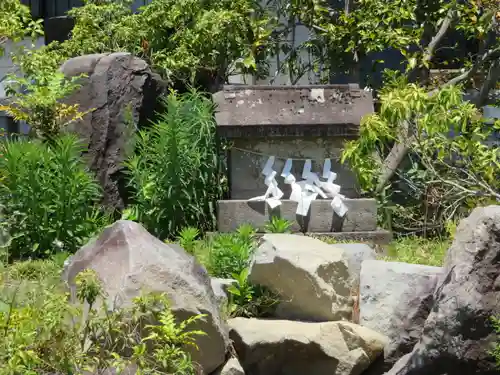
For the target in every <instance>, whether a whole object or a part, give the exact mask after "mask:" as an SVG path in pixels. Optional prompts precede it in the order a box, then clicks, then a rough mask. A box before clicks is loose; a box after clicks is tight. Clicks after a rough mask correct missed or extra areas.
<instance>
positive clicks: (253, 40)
mask: <svg viewBox="0 0 500 375" xmlns="http://www.w3.org/2000/svg"><path fill="white" fill-rule="evenodd" d="M130 3H131V1H128V0H122V1H100V0H85V5H84V6H83V7H77V8H74V9H72V10H71V11H69V12H68V14H69V15H70V16H71V17H72V18H73V19H75V27H74V28H73V30H72V34H71V37H70V38H69V40H66V41H64V42H62V43H57V42H56V43H52V44H50V45H49V46H47V47H44V48H42V49H40V50H39V51H34V52H29V51H26V53H25V54H24V55H22V56H20V61H19V63H20V65H21V67H22V69H23V71H25V72H26V73H28V74H33V75H34V76H36V75H37V74H39V73H37V69H38V68H42V69H45V70H47V69H52V70H55V69H57V67H58V66H59V65H60V64H61V62H62V61H64V60H65V59H67V58H69V57H75V56H79V55H83V54H91V53H104V52H112V51H128V52H131V53H132V54H134V55H136V56H139V57H141V58H143V59H145V60H146V61H147V62H148V63H150V64H151V66H152V67H153V68H154V69H155V70H156V71H158V72H159V73H161V74H162V75H163V77H164V78H165V79H167V80H170V81H192V80H193V78H194V79H195V80H196V79H197V78H200V76H204V77H205V78H208V79H211V78H213V80H214V81H218V82H225V80H226V78H227V77H228V75H229V74H230V73H231V70H232V69H233V68H234V64H236V65H238V67H239V68H243V69H245V70H246V71H256V68H257V67H256V61H257V60H262V59H263V57H264V56H265V54H266V52H267V51H269V49H268V48H267V47H268V44H269V43H268V40H269V39H271V33H272V31H273V29H274V27H273V25H274V24H275V22H274V21H275V19H273V18H271V17H269V16H268V15H267V14H266V13H265V12H264V11H263V10H262V7H261V6H259V4H258V3H257V2H255V1H254V0H236V1H233V0H215V1H209V2H207V1H205V2H203V1H198V0H181V1H178V0H175V1H174V0H153V1H151V2H150V3H149V4H148V5H145V6H144V7H141V8H140V10H139V12H137V13H135V14H134V13H132V11H131V8H130Z"/></svg>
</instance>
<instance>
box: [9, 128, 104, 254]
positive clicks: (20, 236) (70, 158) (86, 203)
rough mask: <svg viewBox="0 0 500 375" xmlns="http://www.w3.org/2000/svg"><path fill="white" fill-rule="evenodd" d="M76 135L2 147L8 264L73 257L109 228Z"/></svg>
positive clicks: (82, 149)
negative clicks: (50, 141) (62, 255)
mask: <svg viewBox="0 0 500 375" xmlns="http://www.w3.org/2000/svg"><path fill="white" fill-rule="evenodd" d="M84 150H85V149H84V147H83V146H82V144H81V143H80V142H79V141H78V139H77V138H76V137H75V136H70V135H66V136H62V137H59V138H57V139H56V140H55V142H54V143H53V144H51V145H49V144H48V143H42V142H40V141H37V140H24V139H19V140H6V141H4V142H2V143H0V155H1V156H0V213H1V217H0V229H1V232H3V233H4V235H5V237H6V238H5V240H6V244H3V247H4V248H7V254H8V256H9V257H10V258H11V259H19V258H30V257H34V258H38V257H46V256H48V255H50V254H51V253H53V252H56V251H67V252H74V251H75V250H77V249H78V248H79V247H80V246H82V245H83V244H84V243H85V242H86V241H87V240H88V239H89V237H91V236H93V235H94V234H95V233H96V232H97V231H98V230H99V229H101V228H102V226H104V225H106V224H107V223H108V216H107V215H105V214H104V213H103V211H102V210H101V208H100V206H99V202H100V200H101V189H100V186H99V184H98V183H97V182H96V181H95V180H94V177H93V175H92V174H91V173H90V172H89V171H88V170H87V167H86V165H85V163H84V161H83V160H82V159H81V153H82V152H83V151H84Z"/></svg>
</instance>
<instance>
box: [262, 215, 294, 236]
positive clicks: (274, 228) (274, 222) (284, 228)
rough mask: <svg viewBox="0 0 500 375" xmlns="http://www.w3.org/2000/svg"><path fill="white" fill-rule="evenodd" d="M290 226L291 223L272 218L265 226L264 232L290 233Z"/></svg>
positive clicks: (275, 217)
mask: <svg viewBox="0 0 500 375" xmlns="http://www.w3.org/2000/svg"><path fill="white" fill-rule="evenodd" d="M291 226H292V222H290V221H288V220H286V219H283V218H280V217H277V216H273V217H272V218H271V221H270V222H269V223H267V224H266V226H265V230H266V232H268V233H291V230H290V228H291Z"/></svg>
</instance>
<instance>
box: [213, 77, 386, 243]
mask: <svg viewBox="0 0 500 375" xmlns="http://www.w3.org/2000/svg"><path fill="white" fill-rule="evenodd" d="M213 100H214V102H215V104H216V105H217V109H216V115H215V117H216V121H217V129H218V134H219V136H220V137H221V138H224V139H226V140H228V141H230V142H231V145H232V147H231V148H230V150H229V152H228V155H227V160H228V179H229V199H228V200H221V201H219V202H218V212H217V215H218V230H219V231H220V232H231V231H234V230H236V229H237V228H238V227H239V226H240V225H242V224H245V223H247V224H252V225H253V226H254V227H256V228H258V230H259V231H263V230H264V226H265V225H266V223H267V222H269V220H270V218H271V217H272V216H279V217H282V218H285V219H287V220H289V221H291V222H293V223H294V224H293V227H292V230H293V231H295V232H312V233H316V234H319V233H321V234H327V235H331V236H334V237H339V238H340V239H344V238H352V239H363V238H366V239H374V240H375V242H385V241H386V240H387V238H390V235H389V234H388V233H387V232H384V231H377V205H376V202H375V200H374V199H367V198H360V193H359V187H358V185H357V181H356V177H355V175H354V173H353V172H352V171H350V170H349V168H346V166H345V165H342V164H341V163H340V160H339V159H340V156H341V152H342V149H343V147H344V144H345V142H346V141H348V140H352V139H356V137H357V136H358V134H359V124H360V121H361V119H362V117H363V116H365V115H367V114H369V113H372V112H373V111H374V107H373V97H372V94H371V92H369V91H364V90H361V89H360V88H359V87H358V85H313V86H310V85H308V86H247V85H234V86H225V87H224V88H223V90H222V91H220V92H217V93H215V94H214V95H213ZM270 157H271V158H272V159H273V160H272V161H270V160H269V159H270ZM287 159H291V161H287ZM326 160H328V162H326ZM269 163H270V164H269ZM286 163H288V165H287V167H285V164H286ZM308 163H309V166H310V169H309V166H306V165H307V164H308ZM326 164H328V167H327V166H326ZM269 165H271V166H272V168H271V169H272V170H271V169H270V170H268V171H267V172H266V171H265V169H269V168H270V167H269ZM284 168H285V170H287V172H285V170H283V169H284ZM306 169H307V170H308V171H310V172H313V173H312V175H314V176H317V175H320V176H321V177H324V178H325V179H326V178H327V176H328V173H329V171H330V169H331V172H333V173H331V174H332V175H334V177H332V179H334V184H336V186H337V188H338V187H340V194H339V196H340V197H342V202H343V204H344V205H345V207H346V209H347V212H346V213H345V215H342V216H343V217H340V216H339V215H337V214H336V213H335V211H334V209H332V207H333V203H332V197H333V196H329V197H327V196H325V195H324V194H323V192H321V191H319V190H320V189H318V188H316V187H315V189H317V190H318V193H319V195H318V196H317V197H316V199H314V198H312V199H313V200H312V201H311V202H310V208H309V209H307V215H302V214H300V215H299V214H298V212H299V211H300V207H299V208H298V205H299V203H297V201H293V200H290V199H288V198H289V197H291V193H292V191H293V186H294V184H293V181H295V178H297V179H301V176H302V178H304V179H306V178H307V176H308V172H307V171H306ZM282 171H283V173H282ZM321 171H323V175H322V173H321ZM271 172H273V173H274V172H275V173H274V174H273V176H268V174H269V173H271ZM287 174H291V175H292V176H291V179H292V180H293V181H292V183H290V181H287V179H285V177H286V176H287ZM271 177H272V180H273V181H274V183H275V184H276V186H275V187H277V188H278V191H279V192H280V195H279V202H276V200H275V199H274V198H273V197H272V196H271V198H272V199H271V200H262V199H260V198H264V197H262V196H263V195H264V194H266V191H268V188H269V183H270V178H271ZM314 178H315V179H316V184H314V183H313V182H312V180H311V181H309V180H308V181H309V182H310V184H311V185H317V186H321V184H327V182H321V181H319V179H318V178H317V177H314ZM332 179H328V182H332V181H330V180H332ZM301 183H302V186H304V184H306V185H307V184H308V182H306V180H303V181H302V182H300V181H299V182H298V185H300V184H301ZM296 185H297V184H295V186H296ZM269 189H271V188H269ZM268 192H269V191H268ZM333 200H337V201H338V200H339V198H335V197H333ZM271 201H272V202H276V204H274V203H272V202H271ZM337 203H338V202H337Z"/></svg>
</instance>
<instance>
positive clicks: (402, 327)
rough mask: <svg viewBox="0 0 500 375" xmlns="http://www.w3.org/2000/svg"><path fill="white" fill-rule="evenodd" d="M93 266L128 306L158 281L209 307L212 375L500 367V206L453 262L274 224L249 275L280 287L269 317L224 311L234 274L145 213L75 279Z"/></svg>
mask: <svg viewBox="0 0 500 375" xmlns="http://www.w3.org/2000/svg"><path fill="white" fill-rule="evenodd" d="M84 268H92V269H94V270H96V271H97V272H98V274H99V275H100V276H101V278H102V279H103V282H104V287H105V290H106V291H107V293H108V295H109V296H110V298H113V299H114V300H115V301H120V303H122V304H123V303H127V301H130V299H131V298H132V297H134V296H136V295H137V293H138V292H139V291H140V290H141V289H142V288H147V289H149V290H152V291H160V292H166V293H167V294H168V295H169V296H170V298H171V300H172V306H173V310H174V312H175V313H176V314H177V316H178V317H179V318H186V317H188V316H190V315H193V314H198V313H200V312H203V313H204V314H207V317H206V319H205V321H204V322H203V323H202V326H200V327H198V328H200V329H202V330H204V331H205V332H207V333H208V335H207V336H205V337H200V338H198V346H199V350H198V351H196V350H193V351H192V355H193V358H194V360H195V361H197V362H198V363H199V364H200V365H201V368H202V373H203V374H214V375H245V374H246V375H302V374H308V375H361V374H366V375H381V374H387V375H443V374H459V373H460V374H467V375H468V374H477V375H479V374H482V375H493V374H498V369H495V367H494V363H493V361H492V358H490V357H489V351H490V349H491V347H492V345H493V343H494V341H495V339H496V336H495V334H494V331H493V328H492V326H491V324H490V318H491V317H492V316H495V315H500V206H490V207H485V208H478V209H476V210H474V212H473V213H472V214H471V215H470V217H469V218H467V219H465V220H463V221H462V223H461V224H460V226H459V228H458V230H457V234H456V238H455V240H454V243H453V245H452V246H451V248H450V250H449V252H448V255H447V258H446V261H445V264H444V266H443V268H441V267H428V266H420V265H411V264H404V263H391V262H385V261H382V260H376V254H375V253H374V251H373V250H372V249H371V248H369V247H368V246H366V245H362V244H338V245H328V244H326V243H324V242H322V241H320V240H317V239H314V238H311V237H307V236H299V235H291V234H266V235H265V236H264V237H263V238H262V243H261V245H260V247H259V248H258V250H257V251H256V254H255V257H254V259H253V262H252V266H251V269H250V275H249V278H250V280H251V281H252V282H254V283H258V284H260V285H263V286H266V287H267V288H269V289H271V290H272V291H274V292H275V293H277V294H278V295H279V296H280V303H279V305H278V307H277V309H276V311H275V315H274V316H273V317H271V318H269V319H246V318H234V319H229V320H227V321H225V320H224V319H223V318H222V316H221V313H220V310H219V306H220V304H223V303H224V302H225V300H226V296H225V293H226V290H227V286H228V285H230V283H231V280H220V279H211V278H210V277H209V276H208V274H207V273H206V271H205V270H204V269H203V267H201V266H200V265H199V264H198V263H197V262H196V261H195V260H194V259H193V258H192V257H191V256H190V255H188V254H186V253H185V252H184V250H183V249H182V248H180V247H178V246H174V245H166V244H164V243H162V242H160V241H158V240H157V239H156V238H154V237H153V236H151V235H150V234H149V233H148V232H147V231H146V230H144V228H142V227H141V226H140V225H139V224H136V223H132V222H127V221H118V222H117V223H115V224H114V225H113V226H112V227H110V228H108V229H106V230H105V231H104V232H103V233H102V235H101V236H100V237H99V238H98V239H96V240H94V241H93V242H91V243H89V244H88V245H87V246H85V247H83V248H82V249H80V250H79V251H78V252H77V254H76V255H75V256H74V257H73V258H72V260H71V261H70V262H69V264H68V265H67V267H66V270H65V277H66V280H68V281H69V282H70V283H71V281H72V280H74V277H75V275H76V274H77V273H78V272H79V271H81V270H82V269H84ZM358 291H359V292H358ZM356 293H359V295H356ZM358 309H359V311H357V310H358ZM358 313H359V314H358ZM358 315H359V322H353V319H354V320H356V319H357V318H358ZM229 339H230V340H229ZM230 341H231V343H230ZM231 347H232V349H231ZM229 353H231V354H232V355H230V354H229Z"/></svg>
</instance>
